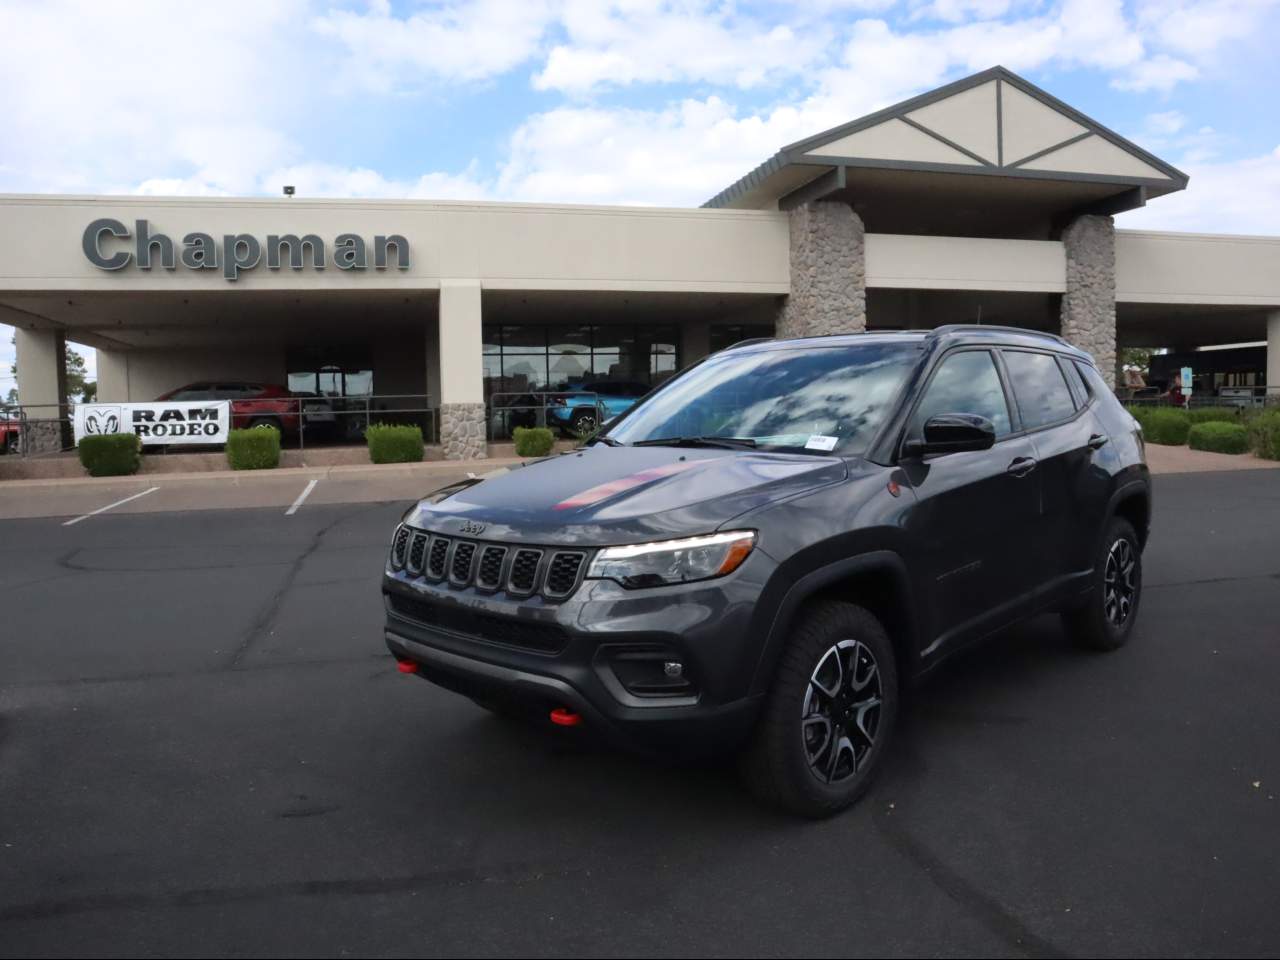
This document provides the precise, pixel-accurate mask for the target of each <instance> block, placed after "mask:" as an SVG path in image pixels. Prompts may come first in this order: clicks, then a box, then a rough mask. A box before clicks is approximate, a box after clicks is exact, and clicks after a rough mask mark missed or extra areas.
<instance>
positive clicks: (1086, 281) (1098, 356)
mask: <svg viewBox="0 0 1280 960" xmlns="http://www.w3.org/2000/svg"><path fill="white" fill-rule="evenodd" d="M1062 243H1063V246H1065V247H1066V252H1067V291H1066V293H1064V294H1063V295H1062V313H1061V316H1060V323H1061V333H1062V336H1063V337H1065V338H1066V339H1067V341H1068V342H1069V343H1072V344H1074V345H1075V346H1077V347H1079V348H1080V349H1082V350H1087V351H1088V352H1089V353H1091V354H1092V355H1093V359H1094V361H1095V362H1096V363H1097V365H1098V372H1099V373H1101V374H1102V376H1103V379H1105V380H1106V381H1107V383H1108V384H1109V385H1110V386H1111V387H1112V388H1114V387H1115V385H1116V383H1115V380H1116V227H1115V221H1113V220H1112V219H1111V218H1110V217H1103V216H1098V215H1096V214H1087V215H1085V216H1082V217H1077V218H1076V219H1075V220H1073V221H1072V222H1071V225H1070V226H1068V227H1067V229H1066V230H1064V231H1063V232H1062Z"/></svg>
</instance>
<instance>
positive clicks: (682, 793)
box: [0, 470, 1280, 956]
mask: <svg viewBox="0 0 1280 960" xmlns="http://www.w3.org/2000/svg"><path fill="white" fill-rule="evenodd" d="M1156 496H1157V505H1156V522H1155V529H1154V532H1153V538H1152V543H1151V546H1150V548H1149V549H1148V551H1147V558H1146V561H1147V567H1146V588H1147V589H1146V595H1145V598H1144V601H1143V609H1142V612H1141V621H1140V623H1139V626H1138V630H1137V633H1136V635H1135V637H1134V639H1133V641H1132V642H1131V643H1130V645H1129V646H1128V647H1126V648H1125V649H1123V650H1121V651H1119V652H1118V653H1115V654H1110V655H1097V654H1093V655H1090V654H1084V653H1081V652H1078V651H1076V650H1075V649H1074V648H1073V647H1072V646H1071V645H1070V643H1069V642H1068V640H1067V638H1066V637H1065V636H1064V635H1063V633H1062V631H1061V629H1060V628H1059V626H1058V623H1057V621H1056V620H1055V619H1052V618H1045V619H1042V620H1038V621H1035V622H1033V623H1030V624H1027V625H1025V626H1023V627H1020V628H1018V629H1015V630H1013V631H1010V632H1008V633H1007V634H1005V635H1003V636H1001V637H999V638H996V639H995V640H993V641H992V642H990V643H988V644H986V645H984V646H983V647H982V648H980V649H976V650H973V651H972V652H969V653H967V654H965V655H964V656H963V657H962V658H961V659H960V660H958V661H957V662H955V663H954V664H952V665H951V666H950V667H949V668H948V669H946V670H945V671H944V672H943V673H941V674H940V675H937V676H935V677H934V678H933V679H931V680H930V681H929V682H927V683H926V684H925V685H924V686H923V688H922V689H921V690H919V691H918V693H917V694H916V695H915V696H914V697H913V703H912V706H911V708H910V709H909V711H908V715H907V719H906V724H905V727H904V728H903V729H902V731H901V735H900V737H899V739H898V741H897V744H896V752H895V756H894V757H893V759H892V762H891V763H890V766H889V768H888V769H887V771H886V775H885V776H884V777H883V778H882V779H881V780H880V781H879V782H878V783H877V784H876V786H875V787H873V789H872V791H871V792H870V794H869V795H868V796H867V797H866V799H865V800H864V801H863V802H862V803H861V804H860V805H859V806H858V807H857V808H855V809H854V810H852V811H850V812H849V813H848V814H846V815H844V816H841V817H838V818H836V819H834V820H830V821H826V822H822V823H808V822H799V821H794V820H790V819H787V818H785V817H783V816H780V815H776V814H773V813H771V812H769V811H767V810H764V809H761V808H760V807H758V806H756V804H755V803H753V802H752V801H751V800H750V799H749V798H748V797H747V796H746V795H745V794H744V793H743V792H742V791H741V790H740V789H739V787H738V784H737V782H736V780H735V777H734V774H733V772H732V769H731V768H730V767H729V766H728V765H727V764H726V765H724V766H709V767H702V768H689V767H685V766H677V765H666V764H662V763H660V762H656V761H652V760H640V759H635V758H631V757H626V756H617V755H613V754H609V753H606V752H602V751H600V750H596V749H592V748H583V747H579V746H577V745H575V744H574V743H571V742H564V741H561V740H557V739H555V738H554V737H544V736H538V735H533V734H529V733H525V732H522V731H519V730H514V729H512V728H510V727H509V726H507V725H506V724H504V723H503V722H502V721H499V720H497V719H495V718H493V717H491V716H489V715H488V714H486V713H484V712H482V711H481V710H480V709H478V708H476V707H475V706H473V705H472V704H471V703H470V702H469V701H465V700H462V699H459V698H456V697H454V696H452V695H450V694H447V693H445V692H443V691H440V690H437V689H435V688H433V687H431V686H429V685H428V684H425V683H423V682H422V681H420V680H418V679H416V678H413V677H405V676H401V675H399V674H398V673H396V671H395V669H394V665H393V663H392V661H391V660H390V658H389V657H388V656H387V655H386V654H385V651H384V648H383V646H382V640H381V603H380V598H379V595H378V589H377V588H378V577H379V573H380V570H381V565H382V559H383V555H384V551H385V549H386V545H387V540H388V536H389V534H390V531H391V529H392V527H393V525H394V523H395V521H396V519H397V518H398V517H399V515H400V513H401V511H402V510H403V508H404V506H405V505H406V504H405V503H403V502H392V503H388V502H372V503H327V502H323V501H318V502H315V503H311V502H308V503H307V504H305V505H304V506H303V507H302V508H301V509H299V510H297V511H296V512H295V513H294V515H292V516H286V515H285V513H284V512H283V510H282V509H281V508H280V507H279V506H272V507H270V508H246V509H224V510H217V511H190V510H179V511H159V512H148V513H131V512H128V511H124V512H117V511H111V512H107V513H103V514H101V515H97V516H92V517H90V518H89V519H87V520H85V521H83V522H80V523H77V524H75V525H72V526H64V525H63V524H64V522H65V520H66V519H67V518H66V517H33V518H26V519H12V520H6V521H3V522H0V604H3V613H2V614H0V625H2V626H0V954H3V955H5V956H46V955H59V956H69V955H95V956H96V955H113V956H125V955H129V956H137V955H159V954H180V955H201V956H208V955H244V954H263V953H276V954H288V955H337V954H345V953H356V954H387V955H418V956H421V955H431V956H457V955H493V954H528V955H539V956H564V955H567V954H572V955H653V954H663V955H700V954H706V955H767V956H776V955H810V956H818V955H822V956H826V955H858V956H885V955H892V956H896V955H939V954H946V955H955V954H962V955H995V956H1096V955H1125V956H1135V955H1141V956H1267V955H1275V954H1276V953H1277V952H1280V911H1277V910H1276V898H1277V890H1278V889H1280V695H1277V678H1280V583H1278V582H1277V581H1278V580H1280V474H1276V473H1274V472H1272V471H1267V470H1257V471H1251V472H1240V473H1206V474H1194V475H1184V476H1165V477H1160V478H1158V481H1157V488H1156Z"/></svg>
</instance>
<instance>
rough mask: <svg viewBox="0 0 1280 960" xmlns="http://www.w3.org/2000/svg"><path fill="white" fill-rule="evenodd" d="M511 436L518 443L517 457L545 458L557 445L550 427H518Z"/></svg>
mask: <svg viewBox="0 0 1280 960" xmlns="http://www.w3.org/2000/svg"><path fill="white" fill-rule="evenodd" d="M511 436H512V437H513V438H514V439H515V442H516V456H517V457H545V456H546V455H547V454H549V453H550V452H551V448H552V447H554V446H555V445H556V437H555V434H554V433H552V432H551V429H550V428H549V427H516V428H515V430H514V431H512V434H511Z"/></svg>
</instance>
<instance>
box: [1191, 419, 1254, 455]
mask: <svg viewBox="0 0 1280 960" xmlns="http://www.w3.org/2000/svg"><path fill="white" fill-rule="evenodd" d="M1187 443H1188V444H1189V445H1190V447H1191V449H1192V450H1211V451H1212V452H1214V453H1246V452H1248V450H1249V431H1248V430H1247V429H1245V426H1244V424H1242V423H1223V422H1222V421H1220V420H1210V421H1209V422H1208V423H1196V424H1192V426H1191V430H1190V431H1188V433H1187Z"/></svg>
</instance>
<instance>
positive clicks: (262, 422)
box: [249, 417, 284, 434]
mask: <svg viewBox="0 0 1280 960" xmlns="http://www.w3.org/2000/svg"><path fill="white" fill-rule="evenodd" d="M266 427H273V428H275V429H276V430H279V431H280V433H282V434H283V433H284V430H282V429H281V428H280V421H278V420H276V419H275V418H274V417H254V418H253V419H252V420H250V421H249V429H250V430H261V429H264V428H266Z"/></svg>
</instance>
